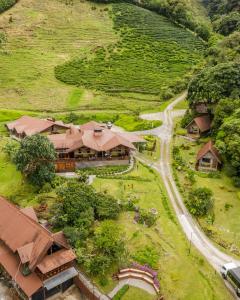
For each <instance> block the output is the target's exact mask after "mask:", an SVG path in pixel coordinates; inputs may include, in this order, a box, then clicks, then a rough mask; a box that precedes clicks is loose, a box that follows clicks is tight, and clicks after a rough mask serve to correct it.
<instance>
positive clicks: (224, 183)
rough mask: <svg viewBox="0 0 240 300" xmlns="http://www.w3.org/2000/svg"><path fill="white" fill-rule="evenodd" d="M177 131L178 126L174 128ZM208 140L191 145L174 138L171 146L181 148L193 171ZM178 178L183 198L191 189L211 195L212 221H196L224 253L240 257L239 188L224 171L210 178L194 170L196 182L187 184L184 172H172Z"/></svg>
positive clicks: (206, 219) (201, 219) (189, 142)
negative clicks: (207, 191) (207, 190)
mask: <svg viewBox="0 0 240 300" xmlns="http://www.w3.org/2000/svg"><path fill="white" fill-rule="evenodd" d="M176 128H177V129H176V132H181V133H182V130H179V123H178V125H177V127H176ZM206 141H207V139H201V140H200V142H191V141H188V140H186V139H183V138H182V137H178V136H176V137H175V138H174V143H173V144H174V145H175V146H178V147H180V150H181V156H182V158H183V159H184V161H185V162H187V163H188V165H189V168H191V169H193V170H194V166H195V162H196V156H197V152H198V150H199V149H200V148H201V147H202V145H203V144H204V143H205V142H206ZM175 173H176V175H177V178H178V181H179V183H178V185H179V187H180V189H182V195H183V196H184V197H187V195H188V191H190V189H191V188H196V187H207V188H209V189H211V190H212V192H213V195H214V199H215V202H214V222H213V224H211V222H210V220H209V219H208V218H207V217H206V218H200V219H199V220H198V221H199V223H200V225H201V226H202V228H203V229H204V230H205V232H206V233H207V235H208V236H209V237H210V238H211V239H213V240H214V241H215V242H216V243H217V244H218V245H219V246H221V247H222V248H223V249H224V250H225V251H227V252H230V253H231V254H237V255H238V256H240V235H239V232H240V219H239V211H240V197H239V195H240V189H237V188H235V187H234V186H233V185H232V182H231V179H230V178H229V177H227V176H226V174H225V171H224V169H223V170H222V171H221V172H218V173H217V175H216V176H214V174H213V176H214V177H213V178H212V176H211V174H210V176H208V175H207V174H204V173H201V172H197V171H194V174H195V179H196V183H194V184H193V185H192V184H190V183H189V181H188V179H187V177H186V173H185V172H184V170H176V171H175Z"/></svg>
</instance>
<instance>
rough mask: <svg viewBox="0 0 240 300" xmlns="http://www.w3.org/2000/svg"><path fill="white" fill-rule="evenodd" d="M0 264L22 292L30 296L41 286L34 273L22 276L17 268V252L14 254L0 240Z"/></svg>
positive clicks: (18, 264)
mask: <svg viewBox="0 0 240 300" xmlns="http://www.w3.org/2000/svg"><path fill="white" fill-rule="evenodd" d="M0 264H1V265H2V266H3V267H4V269H5V270H6V271H7V272H8V274H9V275H10V276H11V277H12V279H14V280H15V281H16V282H17V284H18V285H19V286H20V288H21V289H22V290H23V291H24V293H25V294H26V295H27V296H28V297H31V296H32V295H33V294H34V293H35V292H36V291H37V290H39V289H40V288H41V287H42V281H41V280H40V278H39V277H38V276H37V275H36V274H35V273H31V274H30V275H28V276H24V275H23V274H22V273H21V271H20V270H19V267H20V260H19V258H18V256H17V254H14V253H13V252H12V251H11V250H10V249H9V248H8V247H7V246H6V245H4V243H3V242H1V241H0Z"/></svg>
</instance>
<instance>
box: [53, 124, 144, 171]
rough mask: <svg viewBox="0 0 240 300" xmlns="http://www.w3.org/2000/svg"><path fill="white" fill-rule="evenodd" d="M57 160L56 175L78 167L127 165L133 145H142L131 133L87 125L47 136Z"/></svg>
mask: <svg viewBox="0 0 240 300" xmlns="http://www.w3.org/2000/svg"><path fill="white" fill-rule="evenodd" d="M48 138H49V140H50V141H51V142H52V143H53V145H54V147H55V149H56V152H57V155H58V159H57V161H56V163H55V166H56V171H57V172H66V171H74V170H75V169H76V168H81V167H95V166H106V165H123V164H126V165H127V164H129V162H130V157H131V153H132V151H134V150H136V148H135V144H136V143H139V142H145V141H144V140H143V139H142V138H140V137H138V136H137V135H135V134H126V133H118V132H113V131H111V130H110V129H107V127H106V126H105V125H104V124H99V123H96V122H89V123H86V124H83V125H81V126H80V129H79V128H77V127H74V126H72V127H71V128H70V129H69V130H67V132H66V133H63V134H55V135H49V136H48Z"/></svg>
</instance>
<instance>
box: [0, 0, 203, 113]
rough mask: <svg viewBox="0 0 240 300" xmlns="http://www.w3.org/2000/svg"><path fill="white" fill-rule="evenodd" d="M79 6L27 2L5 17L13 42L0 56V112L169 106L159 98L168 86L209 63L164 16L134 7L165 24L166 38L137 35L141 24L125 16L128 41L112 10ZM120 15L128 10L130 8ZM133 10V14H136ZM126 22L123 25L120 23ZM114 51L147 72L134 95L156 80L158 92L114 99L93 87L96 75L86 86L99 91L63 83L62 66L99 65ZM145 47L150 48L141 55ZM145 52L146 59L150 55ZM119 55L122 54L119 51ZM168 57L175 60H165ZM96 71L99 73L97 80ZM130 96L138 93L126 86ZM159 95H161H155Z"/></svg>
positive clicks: (159, 29)
mask: <svg viewBox="0 0 240 300" xmlns="http://www.w3.org/2000/svg"><path fill="white" fill-rule="evenodd" d="M73 3H74V4H73V5H66V4H65V2H63V1H60V0H52V1H47V0H43V1H41V4H39V3H38V2H36V1H33V0H21V1H20V2H19V3H17V4H16V5H15V6H14V7H13V8H12V9H10V10H9V11H8V12H6V13H5V14H4V15H2V16H0V27H2V28H4V29H5V33H6V38H7V42H6V43H5V44H4V45H3V47H2V49H1V52H0V59H1V66H0V81H1V88H0V107H10V108H18V109H32V110H53V111H54V110H64V109H91V110H92V109H99V108H101V109H105V110H106V109H114V110H129V109H130V110H136V109H140V110H144V109H149V108H152V107H153V106H156V105H158V104H160V103H161V101H162V99H161V98H160V97H159V96H158V95H156V94H157V93H158V91H159V89H160V88H161V87H163V90H166V88H167V87H168V86H169V85H174V83H177V81H178V79H179V78H181V77H182V76H183V75H184V74H185V73H186V72H187V71H190V69H191V68H192V66H193V65H195V64H196V63H197V62H198V61H199V59H201V54H199V53H198V47H199V49H200V48H202V46H201V45H200V44H201V43H200V42H199V40H198V39H197V38H195V37H194V36H193V35H192V34H191V33H189V32H187V31H185V30H184V29H181V28H178V27H176V26H175V25H173V24H172V23H170V22H169V21H167V19H165V18H163V17H162V16H159V15H156V14H154V13H152V12H148V11H145V10H144V13H143V10H141V11H140V8H137V7H136V9H134V12H135V13H136V14H139V13H140V14H141V15H143V14H144V16H143V19H144V18H145V16H146V18H147V19H149V18H148V16H150V15H151V18H152V20H155V21H156V23H155V24H156V25H157V26H156V25H155V27H154V30H155V31H156V33H157V34H158V35H159V36H160V38H159V40H158V39H156V38H155V37H153V36H151V35H149V27H145V28H143V29H144V31H145V33H144V34H142V32H141V33H140V35H139V34H138V36H136V34H135V33H136V30H135V29H134V26H135V25H134V24H132V25H131V24H124V22H125V21H126V20H125V21H124V16H123V18H121V16H120V15H119V16H118V17H117V18H116V19H117V21H116V19H115V27H116V26H118V28H119V27H121V26H125V25H127V26H128V27H131V26H132V27H131V28H132V29H131V32H132V33H131V35H130V34H124V35H123V36H121V37H120V36H119V30H118V32H117V33H116V32H115V31H114V29H113V21H112V20H111V18H110V16H109V12H108V11H107V9H110V8H111V6H110V5H108V6H106V5H100V4H91V3H89V2H78V1H74V2H73ZM124 5H127V4H124ZM118 9H119V11H121V10H122V8H118ZM131 10H132V11H133V8H131ZM10 14H11V15H12V16H13V20H12V22H9V16H10ZM116 22H117V23H116ZM121 22H123V24H120V23H121ZM117 24H118V25H117ZM141 24H143V22H141ZM150 25H151V26H152V24H150ZM146 26H149V25H148V24H147V25H146ZM166 29H167V30H168V31H166ZM141 30H142V29H141ZM163 32H164V34H165V36H164V35H163ZM173 34H174V36H175V37H174V39H175V40H172V41H170V42H169V40H170V35H173ZM182 38H183V39H184V40H185V42H186V43H185V45H186V44H188V41H190V43H189V46H188V47H186V46H185V45H184V44H183V43H182V42H181V39H182ZM121 39H122V41H121V42H119V43H117V41H119V40H121ZM144 39H145V40H144ZM145 41H146V43H145ZM140 42H141V44H139V45H141V46H140V47H138V46H137V44H138V43H140ZM109 45H113V46H112V49H114V51H115V50H116V49H118V50H121V51H124V56H125V57H126V55H129V57H130V60H131V61H130V62H132V63H134V64H135V65H137V66H139V68H141V69H142V71H141V76H140V77H139V81H138V78H137V77H136V79H134V80H135V81H136V85H135V87H134V88H135V89H132V90H134V91H138V89H139V86H140V87H141V90H140V92H142V87H143V86H144V85H145V84H146V82H147V81H148V83H147V85H148V87H147V88H146V91H144V92H147V93H150V94H142V93H137V94H136V93H131V94H128V93H124V94H118V95H117V96H116V95H115V94H109V93H108V94H107V95H106V94H105V93H103V92H99V91H96V90H95V88H96V85H97V83H96V81H95V82H94V81H93V82H92V83H91V84H88V80H89V78H90V76H89V78H88V77H86V78H85V82H86V84H84V85H85V87H86V86H87V87H90V88H91V89H92V90H86V89H85V88H81V89H79V88H75V87H71V86H69V85H65V84H63V83H61V82H60V81H57V80H56V79H55V76H54V67H56V66H57V65H61V64H62V63H64V62H66V61H69V60H72V59H73V58H76V57H80V58H83V57H86V58H88V59H90V58H91V59H92V58H93V54H95V55H96V56H97V57H101V55H100V56H98V53H99V52H101V51H102V50H103V49H107V50H108V51H109V49H110V48H111V47H110V48H109ZM141 47H144V48H143V49H139V48H141ZM100 49H101V50H100ZM143 50H144V51H145V53H146V55H144V56H143ZM148 51H149V54H148ZM100 54H101V53H100ZM150 54H151V55H153V56H154V57H151V56H150ZM112 55H117V53H114V52H112ZM165 55H166V56H167V57H168V58H167V60H168V61H166V60H165ZM120 56H121V55H120ZM120 56H119V55H118V58H120V60H121V57H120ZM145 56H146V60H145V61H144V60H143V57H145ZM158 56H159V57H158ZM111 58H113V59H114V60H115V56H112V57H110V59H109V61H110V62H114V60H113V59H112V60H111ZM120 60H119V61H118V64H119V63H121V65H120V70H122V69H123V67H124V68H125V66H127V65H126V64H128V63H129V61H128V60H122V61H120ZM93 62H94V61H92V63H93ZM114 63H115V62H114ZM90 64H91V60H90ZM148 65H149V68H148V70H149V69H150V67H151V68H152V71H151V72H152V74H151V72H147V73H146V74H144V70H145V68H147V67H148ZM98 66H99V65H98ZM103 67H104V70H105V71H106V67H109V62H106V63H105V65H104V66H103ZM116 69H117V68H116V65H115V67H114V66H113V71H112V72H113V73H112V74H113V76H115V75H116ZM95 71H96V70H93V71H92V75H93V77H94V76H95V74H96V73H95ZM105 71H104V72H105ZM130 71H131V72H133V74H132V76H135V75H137V74H136V73H135V69H131V70H130ZM130 71H129V72H130ZM114 72H115V73H114ZM84 75H86V74H84ZM90 75H91V74H90ZM119 75H120V78H121V77H122V78H121V80H124V78H123V77H124V76H125V74H124V73H123V74H122V76H121V74H119ZM104 76H105V78H106V79H105V82H106V80H107V79H108V78H109V77H106V76H107V72H106V75H105V74H104ZM84 77H85V76H84ZM132 82H133V80H131V83H132ZM111 84H112V82H111ZM119 84H121V82H120V83H119ZM150 85H151V86H150ZM97 87H98V88H99V86H97ZM122 87H124V85H122V84H121V89H122ZM113 88H115V87H114V85H113ZM103 90H105V89H103ZM122 90H124V89H122ZM125 90H126V91H129V90H131V89H129V87H126V89H125ZM152 91H153V92H154V93H155V95H152Z"/></svg>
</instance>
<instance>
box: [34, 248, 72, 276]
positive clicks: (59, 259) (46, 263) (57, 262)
mask: <svg viewBox="0 0 240 300" xmlns="http://www.w3.org/2000/svg"><path fill="white" fill-rule="evenodd" d="M75 258H76V255H75V254H74V252H73V251H72V250H66V249H62V250H59V251H57V252H55V253H53V254H52V255H46V256H45V257H44V259H43V260H42V261H41V263H40V264H38V265H37V267H38V269H39V270H40V271H41V272H42V273H43V274H46V273H48V272H50V271H52V270H54V269H56V268H58V267H61V266H63V265H65V264H67V263H69V262H71V261H73V260H75Z"/></svg>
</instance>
